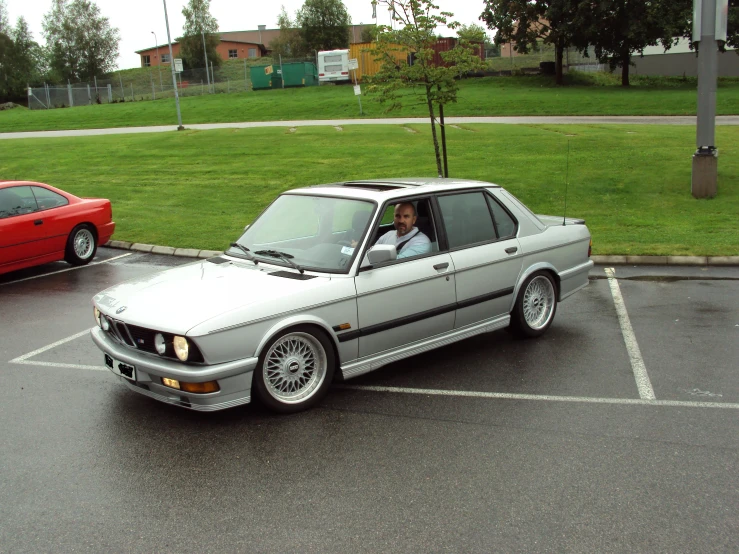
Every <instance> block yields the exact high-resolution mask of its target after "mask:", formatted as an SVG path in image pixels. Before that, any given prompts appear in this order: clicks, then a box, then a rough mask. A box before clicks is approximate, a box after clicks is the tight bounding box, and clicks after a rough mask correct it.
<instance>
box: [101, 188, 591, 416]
mask: <svg viewBox="0 0 739 554" xmlns="http://www.w3.org/2000/svg"><path fill="white" fill-rule="evenodd" d="M590 246H591V241H590V233H589V231H588V228H587V227H586V226H585V222H584V221H583V220H580V219H572V218H563V217H552V216H542V215H534V214H533V213H532V212H531V211H530V210H528V209H527V208H526V207H525V206H524V205H523V204H522V203H521V202H520V201H519V200H517V199H516V198H515V197H514V196H513V195H511V194H510V193H508V192H507V191H505V190H504V189H502V188H501V187H499V186H497V185H493V184H490V183H485V182H479V181H465V180H453V179H429V178H418V179H387V180H371V181H351V182H342V183H335V184H330V185H321V186H315V187H307V188H301V189H296V190H292V191H288V192H286V193H284V194H282V195H280V196H279V197H278V198H277V199H275V200H274V202H272V204H270V205H269V206H268V207H267V208H266V209H265V210H264V211H263V212H262V213H261V214H260V216H259V217H258V218H257V219H256V220H255V221H254V222H253V223H252V224H251V225H250V226H247V228H246V230H245V231H244V233H243V234H242V236H241V237H240V238H239V239H238V240H237V241H236V242H233V243H231V245H230V247H229V248H228V250H226V251H225V252H224V253H223V254H222V255H219V256H216V257H213V258H210V259H208V260H203V261H197V262H194V263H192V264H189V265H185V266H181V267H178V268H175V269H170V270H167V271H164V272H161V273H158V274H155V275H153V276H147V277H144V278H140V279H137V280H133V281H129V282H126V283H122V284H119V285H116V286H114V287H111V288H109V289H107V290H105V291H103V292H101V293H99V294H97V295H96V296H95V297H94V298H93V304H94V308H93V310H94V315H95V320H96V322H97V326H96V327H94V328H93V329H92V330H91V335H92V339H93V341H94V342H95V344H96V345H97V346H98V347H99V348H100V349H101V350H102V351H103V353H104V360H105V364H106V365H107V366H108V368H109V369H110V370H111V371H112V372H113V373H114V374H115V375H117V376H118V377H119V378H120V380H121V381H122V382H123V383H125V384H126V385H127V386H128V387H129V388H130V389H131V390H133V391H136V392H138V393H141V394H144V395H147V396H149V397H151V398H154V399H156V400H160V401H163V402H167V403H170V404H175V405H178V406H182V407H185V408H190V409H194V410H202V411H213V410H221V409H224V408H230V407H233V406H237V405H240V404H246V403H248V402H250V401H251V399H252V397H256V398H258V399H259V400H260V401H261V402H262V403H263V404H264V405H266V406H267V407H269V408H271V409H273V410H275V411H278V412H295V411H299V410H303V409H306V408H308V407H311V406H314V405H315V404H316V403H318V402H320V400H321V398H323V396H324V395H325V394H326V392H327V391H328V388H329V386H330V384H331V382H332V381H333V380H334V379H350V378H352V377H356V376H358V375H362V374H364V373H367V372H369V371H372V370H374V369H377V368H379V367H382V366H383V365H385V364H388V363H391V362H394V361H396V360H400V359H402V358H406V357H408V356H413V355H415V354H418V353H420V352H424V351H427V350H431V349H433V348H437V347H440V346H444V345H447V344H450V343H452V342H455V341H458V340H462V339H465V338H468V337H471V336H473V335H477V334H480V333H486V332H489V331H494V330H496V329H501V328H503V327H507V326H511V328H512V330H513V331H514V332H515V333H517V334H518V335H520V336H522V337H536V336H538V335H541V334H542V333H544V332H545V331H546V330H547V328H548V327H549V326H550V325H551V324H552V320H553V319H554V315H555V312H556V309H557V303H558V302H561V301H562V300H564V299H565V298H567V297H569V296H570V295H572V294H574V293H575V292H577V291H578V290H579V289H581V288H583V287H585V286H586V285H587V284H588V272H589V270H590V268H591V267H592V265H593V262H592V261H591V260H590Z"/></svg>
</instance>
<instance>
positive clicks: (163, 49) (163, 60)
mask: <svg viewBox="0 0 739 554" xmlns="http://www.w3.org/2000/svg"><path fill="white" fill-rule="evenodd" d="M223 35H224V33H221V42H220V44H219V45H218V46H217V47H216V52H218V55H219V56H220V57H221V58H222V59H224V60H231V59H237V58H239V59H241V58H261V57H262V56H264V55H265V54H266V53H267V48H266V47H265V46H264V44H259V43H257V42H251V41H244V40H235V39H232V38H228V39H224V37H223ZM136 53H137V54H138V55H139V56H140V57H141V67H153V66H157V65H169V63H170V59H169V45H168V44H161V45H159V46H154V47H151V48H145V49H144V50H136ZM172 54H173V55H174V57H175V58H178V57H179V54H180V45H179V43H177V42H173V43H172Z"/></svg>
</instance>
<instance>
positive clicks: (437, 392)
mask: <svg viewBox="0 0 739 554" xmlns="http://www.w3.org/2000/svg"><path fill="white" fill-rule="evenodd" d="M334 388H337V389H346V390H357V391H371V392H388V393H395V394H419V395H425V396H451V397H459V398H494V399H507V400H543V401H548V402H583V403H588V404H627V405H632V406H677V407H684V408H724V409H729V410H739V404H736V403H729V402H724V403H721V402H683V401H681V400H647V399H637V398H591V397H587V396H550V395H546V394H515V393H508V392H478V391H459V390H443V389H409V388H403V387H376V386H371V385H366V386H365V385H336V386H335V387H334Z"/></svg>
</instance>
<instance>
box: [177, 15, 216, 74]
mask: <svg viewBox="0 0 739 554" xmlns="http://www.w3.org/2000/svg"><path fill="white" fill-rule="evenodd" d="M182 15H184V16H185V27H184V29H183V31H184V34H183V35H182V36H181V37H180V38H178V39H177V41H178V42H179V43H180V51H181V52H182V60H183V62H184V64H185V66H186V67H187V68H188V69H202V68H205V67H206V64H207V67H210V65H211V64H212V65H213V67H220V66H221V56H219V55H218V52H217V51H216V48H217V47H218V45H219V44H220V43H221V37H220V35H219V34H218V21H216V18H215V17H213V16H212V15H211V13H210V0H190V1H189V2H188V3H187V6H185V7H184V8H182ZM203 40H205V51H203ZM206 52H207V54H206Z"/></svg>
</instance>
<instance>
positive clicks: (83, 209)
mask: <svg viewBox="0 0 739 554" xmlns="http://www.w3.org/2000/svg"><path fill="white" fill-rule="evenodd" d="M114 230H115V223H114V222H113V210H112V208H111V206H110V200H104V199H102V198H78V197H76V196H74V195H73V194H69V193H68V192H64V191H63V190H59V189H58V188H54V187H52V186H49V185H45V184H43V183H34V182H31V181H0V273H7V272H8V271H15V270H16V269H23V268H25V267H30V266H33V265H40V264H45V263H49V262H55V261H58V260H66V261H67V262H69V263H70V264H72V265H84V264H86V263H88V262H89V261H90V260H92V259H93V258H94V257H95V252H96V251H97V247H98V244H105V243H106V242H108V240H109V239H110V237H111V235H112V234H113V231H114Z"/></svg>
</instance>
